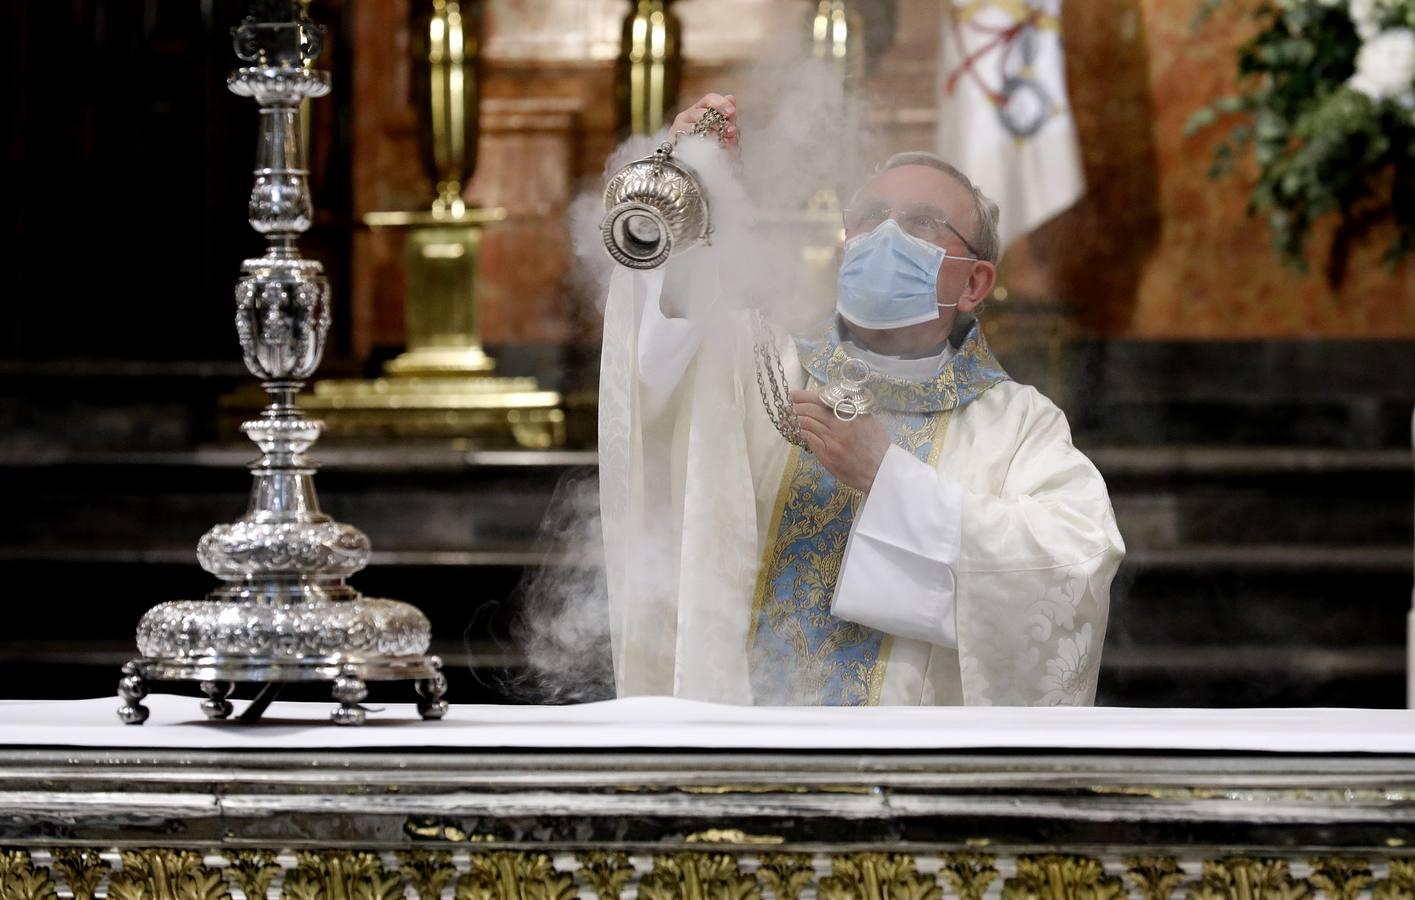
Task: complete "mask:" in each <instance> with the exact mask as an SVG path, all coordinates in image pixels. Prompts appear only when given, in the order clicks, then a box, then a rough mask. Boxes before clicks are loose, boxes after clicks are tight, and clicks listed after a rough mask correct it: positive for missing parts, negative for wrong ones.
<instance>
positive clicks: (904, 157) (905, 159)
mask: <svg viewBox="0 0 1415 900" xmlns="http://www.w3.org/2000/svg"><path fill="white" fill-rule="evenodd" d="M900 166H928V167H929V168H931V169H938V170H939V171H940V172H942V173H944V174H945V175H947V176H948V177H949V178H952V179H953V180H954V181H956V182H958V183H959V184H961V185H963V187H965V188H967V190H968V193H970V194H972V195H973V240H972V241H971V243H972V245H973V249H974V250H975V251H976V252H977V254H978V256H979V257H981V258H982V259H985V260H987V261H988V262H990V263H993V264H994V265H996V264H997V261H998V258H999V257H1001V256H1002V247H1001V243H1002V239H1001V238H1000V237H999V236H998V232H997V218H998V208H997V204H996V203H994V202H993V201H992V200H989V199H988V197H987V195H986V194H984V193H983V192H982V191H980V190H978V186H977V185H975V184H973V181H972V179H970V178H969V177H968V176H967V175H964V174H963V173H962V171H960V170H959V169H958V167H957V166H955V165H953V164H952V163H950V162H949V161H948V160H946V159H944V158H943V157H941V156H937V155H935V154H933V153H929V152H927V151H924V150H910V151H907V152H905V153H896V154H894V155H893V156H891V157H890V158H889V159H886V160H885V161H884V162H883V163H881V164H880V167H879V168H878V169H877V170H876V171H877V172H887V171H889V170H890V169H897V168H899V167H900Z"/></svg>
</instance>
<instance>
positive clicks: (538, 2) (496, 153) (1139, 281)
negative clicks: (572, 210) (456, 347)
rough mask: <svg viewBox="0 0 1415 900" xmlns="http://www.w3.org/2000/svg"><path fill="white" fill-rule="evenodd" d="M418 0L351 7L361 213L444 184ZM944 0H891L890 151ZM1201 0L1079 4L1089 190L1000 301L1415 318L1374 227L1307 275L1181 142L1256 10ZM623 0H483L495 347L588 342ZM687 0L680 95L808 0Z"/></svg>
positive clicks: (883, 63) (1410, 278) (1100, 319)
mask: <svg viewBox="0 0 1415 900" xmlns="http://www.w3.org/2000/svg"><path fill="white" fill-rule="evenodd" d="M408 2H409V0H380V2H378V3H364V2H354V3H352V4H351V5H350V9H351V15H352V17H353V22H352V35H353V40H354V43H355V47H354V59H355V76H354V90H355V121H354V124H353V136H354V147H353V169H354V207H355V209H354V212H355V214H356V215H357V214H361V213H364V212H367V211H370V210H375V209H398V208H417V207H420V206H422V205H424V204H425V203H426V202H427V201H428V200H429V199H430V196H431V195H430V188H429V187H428V186H427V184H426V181H425V179H424V176H423V175H422V173H421V171H420V169H419V164H418V155H417V151H416V136H415V132H414V127H415V112H414V107H413V106H412V98H411V94H410V90H409V85H408V78H409V73H408V65H407V61H406V60H407V52H408V50H407V40H408V36H407V34H406V27H405V23H406V21H407V4H408ZM939 2H940V0H897V2H896V4H895V8H894V11H893V16H892V23H890V24H892V26H893V30H894V37H893V42H892V45H891V47H890V48H889V49H888V50H887V51H885V52H884V53H883V54H881V55H880V56H879V57H878V58H877V59H876V60H875V61H874V65H873V66H872V70H871V74H870V76H869V78H868V79H867V89H868V90H870V91H872V92H873V93H874V94H875V96H876V97H877V98H878V99H879V100H880V101H881V102H880V114H879V116H878V124H879V125H880V127H881V131H882V133H883V136H884V143H885V145H886V146H888V147H891V148H895V149H905V148H915V147H918V146H921V145H927V144H928V143H929V140H930V136H931V135H932V133H933V128H934V112H933V108H932V97H933V92H934V84H935V81H936V78H937V67H936V65H935V57H936V53H937V46H938V33H939V27H938V6H937V4H938V3H939ZM1195 6H1196V3H1194V2H1190V0H1183V2H1173V0H1084V2H1080V0H1073V2H1071V3H1069V4H1068V5H1067V7H1066V13H1065V18H1064V32H1065V34H1064V39H1065V42H1066V46H1067V50H1068V75H1069V78H1070V87H1071V94H1072V98H1071V99H1072V105H1073V107H1074V111H1075V116H1076V120H1077V124H1078V129H1079V132H1080V135H1081V140H1082V151H1083V155H1084V163H1085V170H1086V176H1087V180H1088V184H1089V192H1088V194H1087V195H1086V197H1085V198H1084V199H1083V200H1082V201H1081V202H1080V203H1079V204H1078V205H1077V206H1076V207H1075V208H1074V209H1072V210H1070V211H1068V212H1067V213H1065V214H1063V215H1062V216H1061V217H1059V218H1058V219H1057V220H1055V221H1053V222H1052V223H1050V224H1049V225H1048V226H1046V227H1044V228H1043V229H1041V230H1040V231H1038V232H1037V233H1035V234H1034V235H1033V236H1032V237H1031V238H1030V239H1028V240H1026V241H1025V242H1024V243H1021V244H1019V245H1017V246H1014V248H1013V249H1012V251H1011V252H1010V253H1009V255H1008V258H1007V260H1006V266H1005V276H1006V278H1005V283H1006V284H1007V286H1008V288H1009V291H1008V293H1009V300H1007V301H1002V303H1007V302H1014V303H1015V302H1019V301H1022V302H1027V301H1030V302H1032V303H1034V304H1043V305H1044V304H1047V303H1052V304H1065V305H1069V306H1072V307H1075V308H1076V309H1077V310H1078V311H1079V323H1080V324H1081V326H1082V327H1083V329H1084V330H1085V331H1086V332H1088V333H1090V334H1095V335H1104V336H1115V337H1137V338H1151V339H1176V338H1177V339H1190V338H1193V339H1228V338H1292V337H1308V336H1311V337H1333V338H1334V337H1346V338H1350V337H1357V338H1367V337H1369V338H1380V337H1412V336H1415V266H1411V265H1410V264H1408V263H1407V264H1405V265H1404V266H1402V267H1401V268H1400V269H1398V270H1397V271H1396V272H1395V273H1390V272H1387V271H1386V270H1385V269H1384V268H1382V267H1381V265H1380V263H1379V256H1380V254H1381V252H1382V249H1383V247H1384V246H1385V238H1386V235H1383V234H1380V233H1379V232H1377V233H1373V234H1370V235H1367V236H1366V237H1365V238H1363V239H1362V240H1361V241H1359V242H1358V243H1357V244H1356V246H1355V247H1354V248H1353V251H1352V255H1351V264H1350V268H1349V271H1348V273H1347V275H1346V278H1345V279H1344V281H1342V283H1341V284H1340V285H1339V286H1337V287H1332V286H1331V285H1330V284H1329V283H1328V281H1327V279H1326V278H1325V277H1324V270H1325V262H1326V252H1325V248H1326V245H1327V240H1328V239H1329V237H1330V229H1329V228H1328V229H1319V230H1318V231H1317V233H1316V234H1314V236H1313V251H1314V252H1313V254H1312V260H1313V267H1312V273H1311V274H1308V275H1302V274H1300V273H1296V272H1293V271H1291V270H1288V269H1284V268H1283V267H1282V266H1281V265H1280V264H1279V263H1278V262H1277V260H1276V257H1275V255H1274V253H1273V251H1272V249H1271V245H1270V240H1269V236H1268V233H1267V230H1266V226H1265V225H1264V223H1263V222H1262V221H1261V219H1257V218H1251V217H1249V216H1248V214H1247V212H1246V195H1247V188H1248V185H1249V184H1250V179H1251V177H1252V172H1251V170H1246V169H1241V168H1240V170H1239V172H1238V173H1237V174H1236V175H1235V176H1231V177H1229V178H1227V179H1224V180H1221V181H1212V180H1210V178H1209V175H1208V170H1209V164H1210V159H1211V154H1212V149H1213V145H1214V143H1215V141H1216V140H1217V139H1218V137H1219V135H1220V133H1221V130H1220V129H1214V130H1213V131H1212V132H1209V133H1204V134H1201V135H1198V136H1196V137H1193V138H1185V137H1183V135H1182V129H1183V124H1184V121H1185V119H1186V118H1187V117H1188V115H1189V114H1190V112H1191V111H1192V110H1194V109H1195V108H1197V107H1198V106H1200V105H1202V104H1203V103H1204V102H1205V101H1206V100H1207V99H1209V98H1211V97H1214V96H1217V95H1219V94H1222V93H1225V92H1228V91H1230V90H1232V88H1233V83H1232V70H1233V65H1232V60H1233V50H1234V48H1235V47H1236V46H1237V44H1238V43H1239V42H1240V41H1241V40H1242V38H1243V37H1244V35H1245V28H1248V27H1251V26H1250V25H1249V23H1248V20H1247V19H1245V18H1244V17H1242V16H1241V15H1239V14H1237V13H1233V12H1224V13H1221V14H1220V15H1218V16H1217V17H1215V18H1214V19H1213V20H1212V21H1210V22H1209V23H1208V24H1207V25H1206V26H1205V27H1204V28H1202V29H1200V30H1197V31H1196V30H1195V29H1194V28H1193V26H1192V20H1193V12H1194V7H1195ZM626 7H627V4H626V3H625V2H624V0H488V3H487V7H486V29H487V34H486V42H485V56H484V63H485V70H484V77H483V91H484V96H485V97H486V98H487V111H486V116H485V122H484V124H485V128H484V130H483V136H482V147H481V163H480V168H479V171H478V178H477V179H476V181H475V183H474V184H473V185H472V186H471V187H470V188H469V192H468V196H469V199H471V200H472V201H474V202H479V203H493V202H495V203H510V204H512V205H514V206H516V208H515V209H513V216H512V219H511V220H510V222H508V225H507V226H505V232H504V235H503V236H502V237H499V238H493V239H490V241H489V245H488V249H487V256H486V260H485V263H486V266H485V268H486V273H487V277H488V279H489V286H488V288H487V290H486V291H485V292H484V295H483V296H484V300H485V303H484V337H485V339H486V341H487V342H488V343H489V344H503V343H560V342H564V341H574V340H586V339H590V340H592V339H593V336H594V324H593V315H592V311H591V312H589V313H587V311H586V299H587V298H585V297H583V296H580V295H579V294H578V292H579V291H580V290H581V289H582V288H580V287H579V286H577V285H576V284H574V283H573V282H572V281H571V280H569V279H568V278H567V271H568V262H567V250H568V247H567V243H566V240H565V237H564V234H563V230H561V229H560V228H559V226H558V218H559V216H560V215H561V214H562V213H563V212H564V209H565V207H566V206H567V205H568V203H569V202H570V200H571V199H572V197H573V195H574V193H575V192H576V191H577V190H579V189H581V188H583V187H586V186H589V185H593V184H594V183H595V182H596V180H597V179H598V177H599V175H600V173H601V170H602V167H603V160H604V158H605V156H606V155H607V153H608V152H609V150H610V149H612V147H613V146H614V142H615V138H614V132H613V129H614V121H613V101H612V98H613V73H612V64H613V57H614V54H615V53H616V52H617V40H618V37H617V35H618V22H619V18H620V16H621V15H622V13H623V10H624V9H625V8H626ZM675 8H676V9H677V10H678V11H679V13H680V15H681V17H682V20H683V22H684V47H685V51H686V54H687V57H688V65H687V68H686V71H685V73H684V85H683V98H684V100H685V101H690V100H692V99H694V98H696V97H697V96H698V95H699V94H700V93H702V92H703V91H705V90H707V89H709V88H714V89H715V88H719V87H725V88H727V89H731V85H733V84H734V83H740V82H734V78H733V75H732V73H733V71H734V70H735V69H737V68H738V67H742V66H749V65H750V64H751V63H752V61H753V60H755V59H758V58H760V56H761V55H762V54H764V53H770V52H774V50H773V49H772V48H776V47H780V46H782V44H783V35H786V34H789V33H790V32H791V31H792V30H793V29H796V28H800V27H801V24H802V22H803V17H804V16H805V15H806V13H807V12H808V10H809V8H810V4H809V3H808V2H806V0H679V2H678V3H677V4H676V6H675ZM880 21H885V22H889V20H888V19H884V20H881V19H879V18H878V17H877V18H876V20H875V24H876V25H877V24H879V22H880ZM751 99H752V98H749V97H744V98H742V100H743V102H744V104H747V103H750V102H751ZM400 253H401V251H400V249H399V247H398V245H397V237H396V236H395V235H380V234H374V233H369V232H364V233H361V234H360V235H359V236H358V238H357V239H356V253H355V259H354V270H355V271H354V272H353V285H354V287H353V292H352V293H353V296H352V298H351V299H352V303H353V310H352V319H353V333H354V337H353V350H354V353H355V355H367V354H368V353H369V352H371V351H373V350H375V349H376V348H379V347H384V346H390V345H396V344H398V343H399V342H400V341H401V339H402V320H401V317H402V290H403V286H402V284H401V275H400V265H401V263H400ZM999 305H1000V304H999Z"/></svg>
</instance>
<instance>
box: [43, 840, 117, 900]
mask: <svg viewBox="0 0 1415 900" xmlns="http://www.w3.org/2000/svg"><path fill="white" fill-rule="evenodd" d="M53 859H54V862H53V864H52V865H53V868H54V869H55V871H57V872H58V873H59V874H60V875H63V876H64V880H65V881H67V882H68V883H69V890H70V891H72V892H73V894H74V900H93V898H94V895H96V894H97V893H98V885H99V884H100V883H101V882H102V881H103V877H104V876H105V875H107V874H108V870H109V869H111V868H112V866H110V865H108V863H107V862H105V861H104V859H103V857H102V856H100V855H99V854H98V851H97V850H89V849H86V848H85V849H78V848H75V847H58V848H56V849H55V850H54V851H53Z"/></svg>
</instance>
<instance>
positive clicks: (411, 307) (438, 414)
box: [302, 0, 565, 449]
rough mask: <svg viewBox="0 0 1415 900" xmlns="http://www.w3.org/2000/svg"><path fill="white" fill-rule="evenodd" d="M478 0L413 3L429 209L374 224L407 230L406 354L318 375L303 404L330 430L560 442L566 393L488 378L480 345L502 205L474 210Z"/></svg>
mask: <svg viewBox="0 0 1415 900" xmlns="http://www.w3.org/2000/svg"><path fill="white" fill-rule="evenodd" d="M480 22H481V0H415V3H414V4H413V21H412V26H411V33H412V34H413V35H414V37H415V41H414V47H415V50H414V56H413V63H414V65H413V73H414V78H413V81H414V86H415V90H416V92H417V95H418V97H419V99H420V102H419V110H418V136H419V145H420V149H421V151H422V157H423V164H424V167H425V168H426V170H427V171H428V173H429V174H430V175H431V177H432V179H433V180H434V182H435V187H436V199H434V200H433V201H432V206H431V208H430V209H425V210H419V211H402V210H393V211H378V212H370V213H367V214H366V215H365V216H364V219H363V221H364V224H365V225H367V226H368V227H370V228H388V229H397V230H399V231H401V232H403V234H404V240H405V243H404V248H405V249H404V264H405V267H406V271H407V294H406V298H407V299H406V307H405V312H404V323H405V332H406V339H407V351H406V352H405V353H403V354H402V355H401V356H398V357H397V358H395V359H393V360H392V361H390V362H389V363H388V364H387V366H386V367H385V369H384V377H382V378H378V379H375V380H372V381H363V380H337V381H322V382H319V383H318V384H316V385H315V388H314V394H313V396H311V397H308V398H306V399H304V400H303V401H302V405H303V406H304V407H306V408H307V409H309V410H310V411H311V412H317V413H319V414H320V416H321V417H322V418H323V419H324V420H325V422H326V424H327V425H328V433H330V434H334V435H338V434H348V435H363V436H366V435H386V436H397V437H423V436H425V437H457V438H468V439H472V440H474V441H477V442H479V443H489V444H499V443H507V442H509V441H514V442H515V443H516V444H518V445H520V446H522V447H530V448H538V449H539V448H547V447H556V446H559V445H561V444H563V443H564V441H565V416H564V412H563V411H562V409H561V397H560V395H559V393H557V392H555V391H548V390H542V389H541V388H540V385H539V384H538V382H537V381H536V379H534V378H506V377H498V376H495V375H493V374H492V373H493V372H494V370H495V368H496V362H495V360H493V359H492V358H491V357H490V356H488V355H487V353H486V351H485V350H484V349H483V347H482V342H481V316H480V309H479V297H478V294H477V290H478V285H479V284H480V282H481V280H480V278H479V271H478V267H479V261H480V258H481V243H482V235H483V231H484V230H485V229H487V228H490V227H495V225H496V223H498V222H501V221H504V220H505V219H506V211H505V210H504V209H502V208H500V207H493V208H476V207H473V206H468V205H467V203H466V201H465V199H464V198H463V191H464V189H465V187H466V185H467V184H468V183H469V182H470V181H471V178H472V174H473V173H474V172H475V170H476V161H477V140H478V137H479V133H480V129H479V127H478V126H479V122H478V117H479V113H480V102H479V97H480V90H479V82H478V79H479V68H478V67H479V60H480V51H481V28H480Z"/></svg>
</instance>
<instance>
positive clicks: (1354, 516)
mask: <svg viewBox="0 0 1415 900" xmlns="http://www.w3.org/2000/svg"><path fill="white" fill-rule="evenodd" d="M1088 452H1089V454H1090V455H1091V457H1092V459H1093V460H1094V461H1095V462H1096V464H1097V466H1098V467H1099V468H1100V469H1101V471H1102V472H1103V473H1104V474H1105V475H1106V478H1107V484H1108V486H1109V488H1110V492H1111V496H1112V499H1113V501H1114V504H1115V507H1116V513H1117V517H1118V518H1119V521H1120V525H1121V531H1122V534H1123V535H1124V536H1125V537H1126V540H1127V542H1128V544H1129V545H1130V547H1131V549H1132V550H1139V549H1143V548H1147V547H1156V548H1164V547H1175V546H1184V545H1187V544H1190V543H1199V542H1202V543H1208V544H1218V543H1232V544H1262V543H1282V544H1297V543H1300V544H1324V543H1329V544H1333V545H1344V544H1384V543H1398V542H1402V541H1409V540H1410V536H1411V535H1412V533H1415V510H1412V502H1411V499H1410V498H1411V496H1412V495H1413V494H1415V471H1412V465H1411V456H1410V453H1409V451H1400V450H1335V449H1324V448H1271V447H1263V448H1258V447H1254V448H1243V447H1192V446H1158V447H1145V448H1127V447H1115V446H1101V447H1095V448H1090V449H1089V450H1088ZM252 458H253V454H252V453H251V452H250V451H249V450H246V449H244V448H241V447H234V448H230V447H222V448H210V449H204V450H197V451H184V452H173V453H126V454H113V453H107V454H105V453H74V452H70V451H60V450H50V451H46V452H44V453H29V454H10V455H9V456H3V457H0V490H3V491H4V492H5V493H6V495H7V496H8V497H9V498H10V502H11V504H12V508H14V509H17V510H19V511H21V514H20V515H16V516H11V517H8V518H7V519H5V520H0V546H34V545H36V544H44V543H50V544H56V543H57V544H61V545H67V546H87V547H92V548H95V549H104V550H109V549H152V548H165V547H179V548H180V547H194V546H195V544H196V541H197V539H198V538H199V537H200V535H201V534H203V533H204V532H205V531H206V530H207V529H208V528H210V527H211V526H212V525H214V524H216V523H218V522H224V521H230V520H232V519H234V518H236V517H238V516H239V515H240V514H241V513H242V512H243V511H244V508H245V505H246V491H247V490H248V487H249V476H248V475H247V474H246V473H245V472H244V471H242V468H241V467H242V465H243V464H245V463H248V462H250V461H251V459H252ZM317 458H318V459H320V460H322V461H324V463H325V468H324V469H323V470H322V471H321V473H320V474H319V476H318V479H317V483H318V485H319V490H320V497H321V501H322V503H323V506H324V508H325V509H326V511H328V512H329V513H330V514H332V515H334V516H336V517H337V518H339V519H340V520H342V521H346V522H350V523H353V524H355V525H357V526H359V527H360V528H361V529H363V530H364V531H366V532H367V533H368V534H369V536H370V537H371V538H372V540H373V544H374V547H375V549H376V550H428V551H433V550H436V551H466V550H468V549H469V548H475V547H478V546H482V545H487V544H504V543H508V542H510V543H514V542H529V541H531V540H533V539H534V538H535V536H536V535H537V534H538V533H539V529H540V526H541V522H542V519H543V517H544V514H545V511H546V509H547V507H548V505H549V503H550V500H551V497H552V496H553V495H554V493H555V491H556V488H557V485H558V484H559V483H560V481H561V480H562V479H564V478H567V477H573V478H589V477H592V476H593V468H594V464H595V455H594V453H593V452H592V451H573V452H558V453H536V452H528V451H506V452H501V453H494V452H475V451H462V450H456V449H453V448H449V447H445V446H442V447H417V446H412V447H407V448H401V447H399V448H389V447H369V448H337V447H331V448H324V449H323V450H322V451H321V453H320V454H317Z"/></svg>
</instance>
